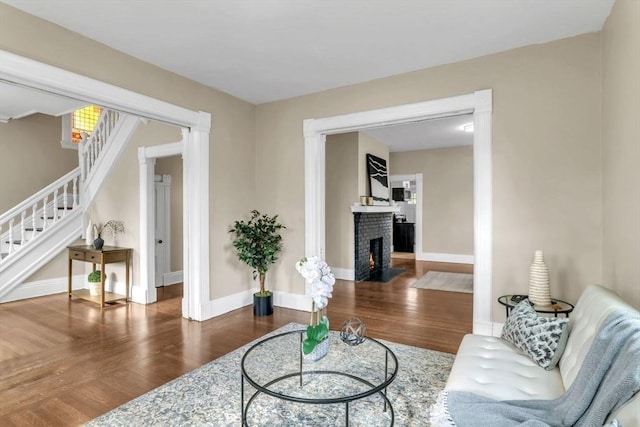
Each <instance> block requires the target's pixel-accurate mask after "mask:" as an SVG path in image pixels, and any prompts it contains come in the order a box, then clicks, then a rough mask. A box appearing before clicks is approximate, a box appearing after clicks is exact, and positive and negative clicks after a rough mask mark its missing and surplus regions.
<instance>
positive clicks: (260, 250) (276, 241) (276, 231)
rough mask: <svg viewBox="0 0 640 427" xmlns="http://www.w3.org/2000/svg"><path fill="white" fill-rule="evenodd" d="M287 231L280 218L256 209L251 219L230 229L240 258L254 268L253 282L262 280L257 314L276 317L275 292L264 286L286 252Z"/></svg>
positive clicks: (255, 301) (255, 296) (255, 303)
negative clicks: (285, 232)
mask: <svg viewBox="0 0 640 427" xmlns="http://www.w3.org/2000/svg"><path fill="white" fill-rule="evenodd" d="M284 228H286V227H285V226H284V225H282V224H281V223H279V222H278V215H274V216H269V215H266V214H261V213H260V212H258V211H257V210H255V209H254V210H252V211H251V215H250V217H249V220H247V221H244V220H240V221H236V222H235V223H234V224H233V227H232V228H231V229H230V230H229V233H231V234H232V235H233V236H234V238H233V246H234V247H235V248H236V252H237V255H238V259H239V260H240V261H242V262H244V263H245V264H247V265H248V266H249V267H251V268H253V280H255V279H256V278H259V279H260V291H259V292H256V293H255V294H253V314H254V315H256V316H268V315H271V314H273V293H272V292H271V291H268V290H266V289H265V287H264V281H265V275H266V274H267V271H268V270H269V268H270V267H271V265H272V264H273V263H275V262H276V261H277V260H278V254H279V253H280V251H281V250H282V236H281V235H280V231H281V230H282V229H284Z"/></svg>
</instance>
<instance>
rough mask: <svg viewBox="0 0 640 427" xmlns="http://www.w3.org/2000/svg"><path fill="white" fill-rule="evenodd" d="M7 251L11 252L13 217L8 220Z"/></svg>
mask: <svg viewBox="0 0 640 427" xmlns="http://www.w3.org/2000/svg"><path fill="white" fill-rule="evenodd" d="M9 253H10V254H12V253H13V218H11V219H10V220H9Z"/></svg>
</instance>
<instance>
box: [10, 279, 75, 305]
mask: <svg viewBox="0 0 640 427" xmlns="http://www.w3.org/2000/svg"><path fill="white" fill-rule="evenodd" d="M67 280H68V279H67V277H66V276H65V277H56V278H53V279H45V280H36V281H33V282H24V283H21V284H20V285H18V286H16V287H15V288H14V289H13V290H12V291H11V292H9V293H7V294H6V295H4V296H3V297H2V298H1V299H0V303H4V302H10V301H18V300H22V299H27V298H35V297H42V296H45V295H53V294H61V293H63V292H64V293H66V292H67V290H68V286H69V285H68V283H67ZM85 284H86V275H84V274H76V275H74V276H72V277H71V289H73V290H78V289H83V288H85Z"/></svg>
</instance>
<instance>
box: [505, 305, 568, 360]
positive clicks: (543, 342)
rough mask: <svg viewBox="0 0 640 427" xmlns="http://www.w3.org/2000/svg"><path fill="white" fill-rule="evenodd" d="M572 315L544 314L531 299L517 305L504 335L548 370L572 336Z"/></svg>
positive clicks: (506, 325) (508, 320) (508, 319)
mask: <svg viewBox="0 0 640 427" xmlns="http://www.w3.org/2000/svg"><path fill="white" fill-rule="evenodd" d="M568 322H569V319H558V318H555V317H541V316H538V313H536V312H535V310H534V309H533V307H531V303H529V300H524V301H522V302H520V303H519V304H518V305H516V306H515V307H514V308H513V310H511V314H510V315H509V317H507V321H506V322H505V324H504V327H503V328H502V334H501V336H500V337H501V338H502V339H504V340H506V341H508V342H510V343H511V344H513V345H514V346H515V347H516V348H517V349H519V350H521V351H522V352H524V353H525V354H526V355H528V356H529V357H531V359H532V360H533V361H534V362H536V363H537V364H538V365H540V366H541V367H543V368H544V369H546V370H551V369H553V368H555V367H556V365H557V364H558V362H559V361H560V357H561V356H562V353H563V352H564V347H565V345H566V344H567V338H568V336H569V328H568V327H567V326H568Z"/></svg>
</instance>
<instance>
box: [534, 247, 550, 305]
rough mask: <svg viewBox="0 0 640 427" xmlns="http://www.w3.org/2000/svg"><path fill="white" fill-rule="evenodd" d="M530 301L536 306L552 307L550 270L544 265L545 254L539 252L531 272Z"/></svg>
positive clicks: (536, 253) (535, 256)
mask: <svg viewBox="0 0 640 427" xmlns="http://www.w3.org/2000/svg"><path fill="white" fill-rule="evenodd" d="M529 301H531V302H532V303H533V304H535V305H551V291H550V290H549V269H548V268H547V266H546V264H545V263H544V254H543V252H542V251H541V250H537V251H536V252H535V255H534V257H533V264H531V269H530V271H529Z"/></svg>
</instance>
